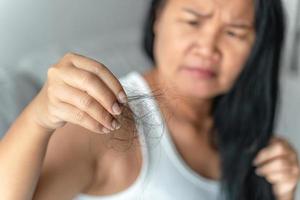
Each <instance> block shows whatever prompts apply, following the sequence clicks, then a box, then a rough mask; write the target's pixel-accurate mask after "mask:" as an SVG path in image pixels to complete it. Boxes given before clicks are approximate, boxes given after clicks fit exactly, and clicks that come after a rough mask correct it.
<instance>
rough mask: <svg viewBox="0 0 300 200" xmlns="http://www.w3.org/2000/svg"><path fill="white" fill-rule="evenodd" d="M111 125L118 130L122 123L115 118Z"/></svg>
mask: <svg viewBox="0 0 300 200" xmlns="http://www.w3.org/2000/svg"><path fill="white" fill-rule="evenodd" d="M111 126H112V128H113V129H114V130H117V129H119V128H120V127H121V124H120V123H119V122H118V121H117V120H115V119H114V120H113V121H112V123H111Z"/></svg>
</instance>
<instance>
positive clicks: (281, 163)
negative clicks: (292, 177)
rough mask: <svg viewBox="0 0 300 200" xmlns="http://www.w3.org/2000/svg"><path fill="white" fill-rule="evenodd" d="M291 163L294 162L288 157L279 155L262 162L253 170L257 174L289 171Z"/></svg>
mask: <svg viewBox="0 0 300 200" xmlns="http://www.w3.org/2000/svg"><path fill="white" fill-rule="evenodd" d="M293 164H294V163H293V162H292V161H291V160H290V159H288V158H286V157H281V158H277V159H274V160H271V161H269V162H267V163H265V164H263V165H262V166H260V167H258V168H257V169H256V171H255V172H256V173H257V174H259V175H266V174H270V173H274V174H276V173H278V172H282V171H283V172H289V171H290V170H291V166H293ZM290 172H292V171H290Z"/></svg>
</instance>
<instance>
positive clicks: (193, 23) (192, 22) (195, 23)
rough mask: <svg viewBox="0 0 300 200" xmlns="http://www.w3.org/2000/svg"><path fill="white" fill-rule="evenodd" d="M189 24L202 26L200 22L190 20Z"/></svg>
mask: <svg viewBox="0 0 300 200" xmlns="http://www.w3.org/2000/svg"><path fill="white" fill-rule="evenodd" d="M187 23H188V24H189V25H191V26H199V25H200V23H199V21H196V20H190V21H187Z"/></svg>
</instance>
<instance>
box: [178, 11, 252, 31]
mask: <svg viewBox="0 0 300 200" xmlns="http://www.w3.org/2000/svg"><path fill="white" fill-rule="evenodd" d="M182 10H183V11H185V12H188V13H190V14H193V15H195V16H197V17H198V18H200V17H204V18H210V17H211V16H212V15H213V13H200V12H197V11H195V10H192V9H190V8H182ZM227 25H228V26H230V27H232V28H240V29H252V28H253V26H252V25H250V24H248V23H243V22H241V23H228V24H227Z"/></svg>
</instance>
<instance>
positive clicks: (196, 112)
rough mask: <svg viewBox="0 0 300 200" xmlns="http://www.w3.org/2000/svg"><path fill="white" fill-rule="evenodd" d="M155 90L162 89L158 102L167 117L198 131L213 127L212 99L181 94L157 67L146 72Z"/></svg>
mask: <svg viewBox="0 0 300 200" xmlns="http://www.w3.org/2000/svg"><path fill="white" fill-rule="evenodd" d="M145 78H146V80H147V81H148V83H149V85H150V87H151V89H152V90H153V91H160V92H161V93H162V94H161V96H159V97H158V103H159V105H160V107H161V110H162V112H163V113H164V115H165V117H168V118H170V119H171V120H172V121H173V122H176V124H177V125H184V126H189V127H190V128H192V129H194V130H197V131H198V132H199V131H200V132H202V131H205V132H206V131H208V130H210V129H211V128H212V115H211V109H212V100H211V99H200V98H194V97H190V96H184V95H182V94H180V93H179V92H178V91H177V90H176V88H174V87H172V86H170V84H168V83H167V82H166V81H164V80H163V78H161V77H160V76H159V73H157V70H156V69H153V70H151V71H150V72H148V73H146V74H145Z"/></svg>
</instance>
